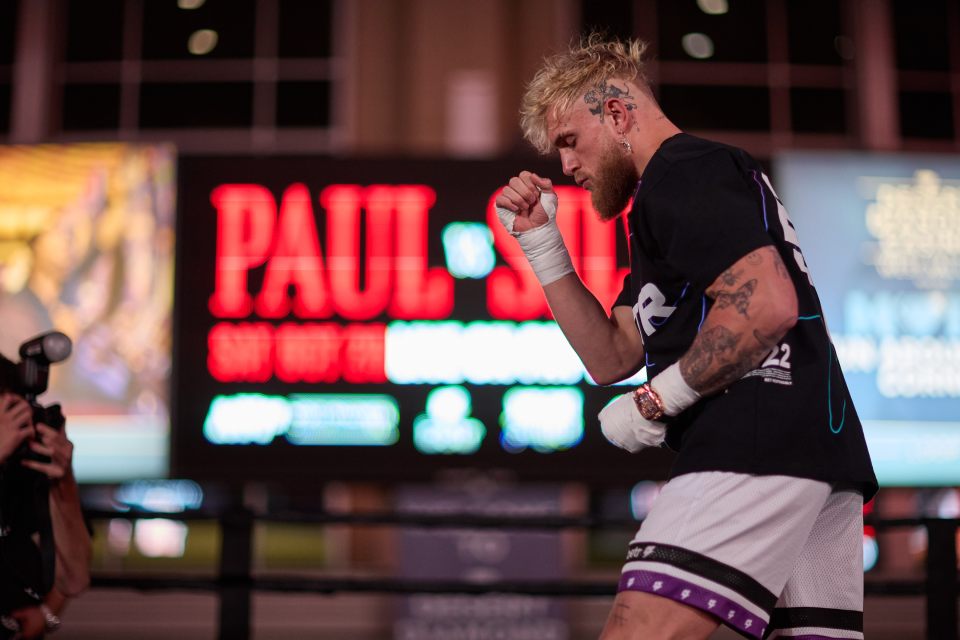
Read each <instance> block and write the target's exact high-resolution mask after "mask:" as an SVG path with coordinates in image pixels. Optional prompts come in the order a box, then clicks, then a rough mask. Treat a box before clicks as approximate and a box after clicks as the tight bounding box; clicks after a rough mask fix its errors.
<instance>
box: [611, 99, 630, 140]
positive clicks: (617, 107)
mask: <svg viewBox="0 0 960 640" xmlns="http://www.w3.org/2000/svg"><path fill="white" fill-rule="evenodd" d="M635 108H636V107H635V106H634V105H632V104H630V105H628V104H627V103H626V102H624V101H623V100H622V99H621V98H607V99H606V101H604V103H603V110H604V114H605V115H606V116H607V118H608V119H609V122H610V123H611V124H612V125H613V128H614V130H615V132H616V133H617V134H619V135H622V134H623V133H624V132H626V131H629V130H630V127H631V126H632V125H633V120H634V112H633V110H634V109H635Z"/></svg>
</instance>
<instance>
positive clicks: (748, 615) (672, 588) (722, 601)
mask: <svg viewBox="0 0 960 640" xmlns="http://www.w3.org/2000/svg"><path fill="white" fill-rule="evenodd" d="M617 591H618V592H619V591H643V592H645V593H653V594H655V595H658V596H663V597H664V598H669V599H671V600H674V601H676V602H679V603H681V604H685V605H688V606H691V607H694V608H695V609H700V610H701V611H705V612H706V613H709V614H711V615H713V616H716V618H717V619H718V620H720V622H722V623H723V624H725V625H727V626H728V627H731V628H733V629H736V630H737V631H740V632H741V633H744V634H746V635H748V636H751V637H754V638H760V637H761V636H763V631H764V629H766V627H767V622H768V620H764V619H763V618H760V617H758V616H757V615H755V614H754V613H753V612H751V611H748V610H747V609H744V608H743V607H742V606H740V605H739V604H737V603H736V602H734V601H732V600H730V599H729V598H727V597H725V596H722V595H720V594H718V593H714V592H713V591H710V590H709V589H705V588H704V587H701V586H700V585H696V584H693V583H692V582H687V581H686V580H681V579H680V578H676V577H674V576H670V575H667V574H665V573H656V572H654V571H624V572H623V573H622V574H621V575H620V584H619V585H618V586H617ZM810 637H811V638H813V637H814V636H810ZM791 640H793V639H791Z"/></svg>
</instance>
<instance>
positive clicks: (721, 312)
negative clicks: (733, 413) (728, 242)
mask: <svg viewBox="0 0 960 640" xmlns="http://www.w3.org/2000/svg"><path fill="white" fill-rule="evenodd" d="M707 295H709V296H710V297H711V298H713V299H714V305H713V307H712V308H711V309H710V312H709V313H708V314H707V317H706V318H705V319H704V322H703V326H702V327H701V329H700V332H699V333H698V334H697V337H696V338H695V339H694V341H693V343H692V344H691V345H690V348H689V349H688V350H687V352H686V353H685V354H684V355H683V356H681V358H680V360H679V366H680V373H681V374H682V376H683V379H684V381H686V383H687V384H688V385H690V387H691V388H692V389H694V390H695V391H697V392H698V393H699V394H700V395H701V396H704V395H710V394H712V393H716V392H718V391H720V390H722V389H724V388H726V387H727V386H729V385H730V384H732V383H734V382H736V381H737V380H739V379H740V378H742V377H743V376H744V374H746V373H747V372H748V371H750V370H751V369H753V368H754V367H756V366H757V365H758V364H759V363H760V361H761V360H762V359H763V357H764V355H766V353H767V352H769V351H770V349H771V348H773V346H774V345H775V344H777V343H778V342H779V341H780V339H781V338H782V337H783V336H784V334H786V332H787V331H789V330H790V328H791V327H793V325H794V324H796V322H797V298H796V292H795V290H794V288H793V284H792V282H791V281H790V279H789V276H788V275H787V272H786V268H785V267H784V266H783V262H782V261H781V259H780V256H779V255H778V254H777V252H776V250H775V249H774V248H772V247H764V248H761V249H758V250H756V251H754V252H752V253H750V254H749V255H747V256H745V257H744V258H743V259H741V260H740V261H738V262H737V263H736V264H735V265H734V266H733V267H731V268H730V269H728V270H727V271H725V272H724V273H723V274H721V275H720V277H719V278H717V281H716V282H715V283H714V284H713V286H712V287H711V288H710V289H708V290H707Z"/></svg>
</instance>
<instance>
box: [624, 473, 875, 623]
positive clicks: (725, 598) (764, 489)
mask: <svg viewBox="0 0 960 640" xmlns="http://www.w3.org/2000/svg"><path fill="white" fill-rule="evenodd" d="M618 591H644V592H647V593H652V594H656V595H660V596H663V597H665V598H670V599H671V600H675V601H677V602H681V603H683V604H686V605H689V606H691V607H695V608H697V609H700V610H702V611H705V612H707V613H710V614H712V615H714V616H716V617H717V618H718V619H719V621H720V622H722V623H723V624H725V625H727V626H728V627H730V628H732V629H734V630H735V631H738V632H740V633H741V634H743V635H745V636H747V637H750V638H797V639H799V638H818V639H821V638H822V639H826V638H855V639H857V640H862V638H863V496H861V495H860V493H858V492H856V491H833V490H832V488H831V486H830V485H829V484H827V483H825V482H817V481H815V480H805V479H802V478H793V477H788V476H751V475H745V474H739V473H727V472H719V471H711V472H703V473H690V474H686V475H682V476H678V477H676V478H674V479H673V480H671V481H670V482H668V483H667V484H666V485H665V486H664V487H663V490H662V491H661V492H660V495H659V496H658V497H657V499H656V501H655V502H654V505H653V508H652V510H651V511H650V514H649V515H648V516H647V518H646V519H645V520H644V521H643V523H642V525H641V526H640V530H639V531H638V532H637V535H636V537H634V539H633V541H632V542H631V543H630V549H629V551H628V553H627V562H626V564H625V565H624V566H623V573H622V575H621V577H620V585H619V588H618Z"/></svg>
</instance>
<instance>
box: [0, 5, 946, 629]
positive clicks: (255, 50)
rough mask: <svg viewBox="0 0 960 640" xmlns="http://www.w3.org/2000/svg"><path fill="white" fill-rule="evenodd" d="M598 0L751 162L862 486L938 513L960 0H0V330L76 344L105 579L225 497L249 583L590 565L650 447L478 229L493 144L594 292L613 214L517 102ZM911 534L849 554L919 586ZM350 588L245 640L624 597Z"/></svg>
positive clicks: (616, 265)
mask: <svg viewBox="0 0 960 640" xmlns="http://www.w3.org/2000/svg"><path fill="white" fill-rule="evenodd" d="M592 29H600V30H603V31H605V32H606V33H608V34H610V35H616V36H622V37H628V36H629V37H639V38H642V39H644V40H646V41H648V42H649V43H650V49H649V51H650V55H651V59H650V63H649V67H648V72H649V77H650V79H651V80H652V82H653V84H654V87H655V88H654V91H655V94H656V95H657V97H658V99H659V101H660V103H661V105H662V107H663V108H664V110H665V112H666V113H667V114H668V116H669V117H671V119H672V120H673V121H674V122H675V123H676V124H677V125H678V126H679V127H681V128H682V129H684V130H686V131H688V132H690V133H693V134H695V135H700V136H704V137H709V138H713V139H717V140H720V141H722V142H726V143H729V144H734V145H738V146H741V147H743V148H745V149H746V150H747V151H749V152H750V153H751V154H753V155H754V156H755V157H757V158H758V159H759V160H760V161H761V163H762V164H764V165H765V167H766V168H767V170H768V173H769V174H770V175H771V177H772V180H773V183H774V185H775V187H776V188H777V191H778V193H779V195H780V196H781V198H782V199H783V201H784V203H785V205H786V208H787V209H788V210H789V212H790V216H791V218H792V220H793V222H794V224H795V226H796V227H797V230H798V232H799V235H800V238H801V240H802V245H803V247H804V253H805V255H806V257H807V261H808V263H809V264H810V268H811V275H812V278H813V281H814V283H815V284H816V286H817V289H818V292H819V294H820V297H821V299H822V301H823V303H824V308H825V312H826V316H827V319H828V324H829V326H830V330H831V334H832V337H833V339H834V342H835V345H836V349H837V354H838V357H839V359H840V361H841V363H842V365H843V367H844V370H845V372H846V374H847V380H848V383H849V385H850V387H851V391H852V392H853V396H854V400H855V401H856V403H857V409H858V412H859V414H860V417H861V419H862V420H863V422H864V428H865V432H866V434H867V439H868V444H869V446H870V449H871V453H872V455H873V457H874V463H875V466H876V468H877V472H878V476H879V477H880V480H881V484H882V485H883V489H882V490H881V492H880V494H879V495H878V497H877V498H876V499H875V500H874V501H873V502H872V503H871V504H870V505H868V506H867V508H866V510H867V511H868V512H870V513H871V514H872V515H873V516H879V517H883V518H901V517H920V516H924V517H925V516H931V517H937V516H939V517H949V518H956V517H958V515H960V492H958V489H957V487H958V486H960V285H958V281H960V156H958V155H957V151H958V150H960V137H958V130H957V127H958V123H960V2H957V1H956V0H922V1H917V0H607V1H604V2H599V1H591V0H472V1H470V2H466V1H464V2H459V1H442V0H29V1H28V0H19V1H18V0H0V327H2V331H0V352H2V353H3V354H5V355H6V356H8V357H10V358H12V359H15V356H16V354H17V348H18V345H19V344H20V343H21V342H23V341H25V340H27V339H28V338H30V337H33V336H34V335H37V334H38V333H41V332H43V331H46V330H50V329H54V328H55V329H58V330H60V331H63V332H64V333H66V334H67V335H69V336H70V337H71V338H72V339H73V341H74V353H73V355H72V357H71V358H70V359H69V360H68V361H67V362H65V363H62V364H58V365H55V366H54V367H53V371H52V377H51V384H50V390H49V391H48V392H47V393H46V394H44V395H43V396H41V398H40V401H41V402H44V403H50V402H60V403H62V404H63V406H64V412H65V414H66V415H67V427H66V428H67V433H68V435H69V437H70V438H71V440H73V442H74V443H75V445H76V451H75V461H74V464H75V468H76V472H77V475H78V478H79V480H80V481H81V484H82V489H83V497H84V503H85V505H86V506H87V507H88V508H89V509H90V510H91V513H97V514H99V515H96V516H92V517H91V525H92V526H93V528H94V531H95V536H94V544H95V548H96V556H95V559H94V563H95V564H94V569H95V573H96V575H98V576H101V577H103V578H109V579H110V580H117V581H120V582H121V583H122V580H123V579H124V577H125V576H126V577H130V578H132V577H136V576H154V577H164V576H177V577H183V576H188V577H189V576H192V577H196V578H198V579H209V578H211V577H215V576H216V575H218V571H220V570H221V569H222V567H221V565H220V557H221V551H222V550H223V548H224V542H223V541H224V534H223V532H222V530H221V528H220V527H219V526H218V523H217V522H216V519H215V515H214V516H211V517H210V519H203V518H200V519H188V520H178V519H176V518H171V517H164V514H168V516H169V514H171V513H178V512H183V511H187V512H191V513H192V512H194V511H197V512H198V513H202V514H222V513H226V512H228V511H230V510H235V509H241V508H242V509H246V511H245V513H248V514H254V515H255V516H257V517H258V520H257V521H256V523H255V524H254V526H253V529H252V538H251V540H252V548H251V558H250V567H251V569H252V571H253V574H254V575H255V576H258V577H261V578H262V577H270V576H299V577H321V578H322V577H328V578H329V577H331V576H334V577H347V578H351V579H358V578H359V579H366V578H370V579H384V580H394V581H396V580H400V581H403V580H424V579H426V580H459V581H465V582H468V583H470V584H473V585H483V584H490V583H496V582H497V581H502V580H569V581H573V582H576V581H581V582H582V581H584V580H587V581H593V582H594V583H596V584H605V583H606V584H609V585H610V589H611V590H612V589H613V585H614V584H615V580H616V576H617V574H618V572H619V567H620V564H621V562H622V559H623V557H624V553H625V547H626V543H627V542H628V540H629V539H630V537H631V536H632V533H633V530H634V529H635V527H636V521H638V520H640V519H642V518H643V516H644V514H645V513H646V510H647V509H648V508H649V505H650V503H651V501H652V500H653V498H654V497H655V496H656V493H657V491H658V488H659V486H660V483H661V482H662V481H663V479H664V478H665V477H666V474H667V472H668V469H669V465H670V456H669V454H667V453H663V452H645V453H643V454H642V455H639V456H629V455H627V454H625V453H623V452H621V451H619V450H616V449H614V448H613V447H611V446H610V445H608V444H607V443H606V442H605V441H604V440H603V438H602V436H601V434H600V432H599V428H598V424H597V422H596V419H595V416H596V414H597V412H598V411H599V410H600V409H601V408H602V407H603V406H604V404H605V403H606V402H607V401H609V400H610V399H611V398H612V397H613V396H614V395H616V394H618V393H622V392H623V391H625V390H626V389H627V388H629V387H626V386H624V387H621V388H617V387H614V388H602V387H598V386H597V385H595V384H594V383H593V382H592V380H590V379H589V376H588V375H587V374H586V373H585V371H584V370H583V368H582V366H581V365H580V364H579V361H578V360H577V359H576V357H575V356H574V355H573V353H572V351H571V350H570V348H569V347H568V346H567V345H566V342H565V341H564V339H563V337H562V335H560V334H559V331H558V330H557V329H556V327H555V325H553V324H552V323H551V321H550V316H549V311H548V309H547V307H546V304H545V301H544V299H543V296H542V294H541V293H540V291H539V287H538V286H537V284H536V281H535V279H533V276H532V274H531V273H530V272H529V270H528V269H526V268H525V262H524V261H523V259H522V257H521V256H519V255H518V250H517V249H516V248H515V247H514V245H513V244H511V243H510V242H508V238H507V237H506V236H505V234H502V232H499V231H498V229H499V226H496V227H493V228H492V229H491V228H490V227H489V226H488V225H487V222H488V221H489V220H490V219H491V216H492V215H493V212H492V208H491V207H492V204H491V203H492V199H493V197H494V195H495V193H496V191H497V189H498V188H499V187H500V186H501V185H502V184H503V183H504V182H505V181H506V180H507V179H508V178H509V177H510V176H512V175H514V174H515V173H516V172H517V171H519V170H520V169H531V170H535V171H537V172H539V173H541V174H543V175H548V176H550V177H552V178H554V179H555V181H556V182H558V183H559V184H561V185H563V186H562V188H561V189H560V193H561V201H562V202H563V203H564V205H563V207H564V208H563V209H562V210H561V214H560V215H561V228H562V231H563V233H564V236H565V238H566V241H567V244H568V245H569V246H570V249H571V253H572V255H573V257H574V262H575V264H576V266H577V269H578V271H579V272H580V274H581V276H582V277H583V279H584V281H585V282H586V283H587V285H588V286H589V287H590V288H591V290H593V291H594V293H595V294H596V295H597V297H598V298H599V299H600V300H601V301H603V302H604V303H605V304H609V303H610V302H612V300H613V299H614V298H615V297H616V295H617V294H618V293H619V291H620V285H621V282H622V279H623V275H624V273H625V272H626V266H627V264H628V261H627V253H626V245H625V241H624V239H623V237H622V236H623V234H622V232H621V230H620V229H619V226H618V225H616V224H609V225H603V224H600V223H599V222H597V221H596V218H595V213H594V211H593V209H592V206H591V204H590V201H589V197H588V196H587V195H586V194H585V193H584V192H582V191H581V190H580V189H579V188H577V187H575V185H573V184H572V181H570V180H569V179H565V178H564V177H563V176H562V175H561V172H560V167H559V162H558V161H557V158H555V157H547V158H543V157H539V156H536V155H535V154H534V152H533V150H532V149H531V148H530V147H529V146H528V145H527V144H526V143H525V142H524V141H523V140H522V139H521V136H520V132H519V128H518V126H517V115H516V113H517V107H518V104H519V99H520V95H521V93H522V90H523V86H524V83H525V82H526V81H527V80H529V78H530V77H531V76H532V74H533V72H534V71H535V70H536V68H537V66H538V65H539V62H540V60H541V59H542V58H543V56H545V55H548V54H550V53H552V52H554V51H557V50H560V49H562V48H563V47H564V46H565V45H566V44H567V43H568V42H570V40H571V39H572V38H575V37H577V36H578V34H580V33H583V32H586V31H589V30H592ZM643 379H644V372H642V371H641V372H640V374H638V376H636V377H635V378H634V379H632V380H631V381H627V382H625V383H624V385H627V384H633V385H635V384H638V383H639V382H642V381H643ZM130 510H135V511H137V512H141V511H145V512H149V513H150V514H153V516H152V517H150V518H143V519H137V520H130V519H126V518H124V517H121V516H122V514H123V513H125V512H129V511H130ZM108 512H116V513H117V514H118V517H116V518H112V517H109V516H108V515H104V514H107V513H108ZM294 512H296V513H318V512H324V513H331V512H332V513H337V514H353V515H357V514H365V513H367V514H369V513H381V514H382V513H399V514H403V513H417V514H423V513H431V514H451V513H452V514H464V513H472V514H480V515H502V516H515V515H526V516H571V517H585V516H588V517H593V518H599V519H606V520H609V521H611V522H613V521H616V522H620V524H619V525H616V526H612V525H611V526H607V527H600V528H569V529H563V530H562V531H560V530H558V531H516V530H512V529H505V528H482V529H469V528H462V527H459V528H432V527H427V528H424V527H413V526H399V525H390V526H387V525H376V526H371V525H363V526H361V525H357V524H345V523H336V524H329V523H327V524H318V523H310V522H303V521H296V519H286V520H285V519H283V518H282V517H280V515H279V514H284V513H294ZM261 516H263V518H260V517H261ZM268 516H269V517H268ZM926 555H927V540H926V530H925V529H924V528H923V527H919V526H918V527H908V528H897V529H893V530H889V531H888V532H880V533H878V532H877V531H876V530H875V529H874V528H873V527H871V526H867V527H866V528H865V531H864V558H865V565H866V567H867V570H868V574H867V576H866V579H867V581H868V583H869V582H870V581H871V580H875V581H881V580H900V579H904V580H922V579H923V575H924V559H925V557H926ZM366 591H367V592H363V593H353V592H350V591H349V590H345V591H338V592H336V593H333V594H325V595H320V594H314V593H284V592H282V591H279V592H278V591H259V592H257V593H255V594H254V595H253V598H252V600H251V601H248V602H247V604H248V605H249V610H245V609H244V608H243V607H242V606H241V607H240V608H239V609H236V610H233V612H232V613H233V614H234V615H239V616H246V615H247V614H249V624H250V633H251V635H252V637H256V638H280V637H283V638H299V637H310V638H333V639H338V640H354V639H355V640H361V639H363V640H365V639H368V638H403V639H405V640H414V639H419V638H424V639H426V638H430V639H438V640H439V639H444V640H446V639H452V638H467V637H469V638H487V637H489V638H544V639H557V640H561V639H568V638H569V639H571V640H574V639H579V638H593V637H596V635H597V633H598V632H599V629H600V628H601V626H602V624H603V621H604V618H605V616H606V612H607V608H608V606H609V602H610V598H609V597H603V596H577V597H574V596H565V597H553V598H547V597H533V596H523V595H516V596H510V595H483V596H458V595H451V594H447V595H443V594H441V595H436V594H434V595H422V594H421V595H399V594H389V593H383V592H382V590H373V592H370V590H369V589H368V590H366ZM224 602H226V601H224ZM239 602H241V604H242V603H243V602H244V600H243V599H242V598H241V600H240V601H239ZM230 615H231V611H230V610H225V609H224V607H223V605H222V603H221V601H220V600H218V598H217V595H216V594H215V593H214V592H212V591H204V590H202V589H193V588H189V587H182V586H181V588H175V589H159V590H148V591H141V590H137V589H133V588H119V587H116V586H114V587H111V588H107V587H106V585H105V583H104V586H103V587H97V588H94V589H92V590H91V591H89V592H88V593H87V594H85V595H83V596H81V598H79V599H78V600H77V601H76V602H74V603H72V604H71V605H70V608H69V609H68V611H67V612H66V614H65V616H64V627H63V630H62V631H60V632H58V633H59V634H60V637H63V638H128V637H138V638H160V637H164V638H166V637H169V636H170V635H171V634H176V635H177V636H178V637H182V638H184V639H187V638H213V637H218V636H219V637H229V635H225V633H226V632H224V626H223V621H224V620H225V619H228V618H229V617H230ZM470 634H472V635H470ZM866 634H867V637H871V638H887V637H889V638H898V639H902V638H914V637H917V638H919V637H924V636H923V634H924V600H923V598H921V597H919V596H917V595H913V596H908V595H900V596H897V597H894V596H892V595H886V596H879V595H874V596H870V597H868V599H867V607H866ZM716 637H718V638H720V637H734V636H732V635H730V634H729V633H726V632H724V631H722V630H721V631H720V632H718V634H717V636H716Z"/></svg>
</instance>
